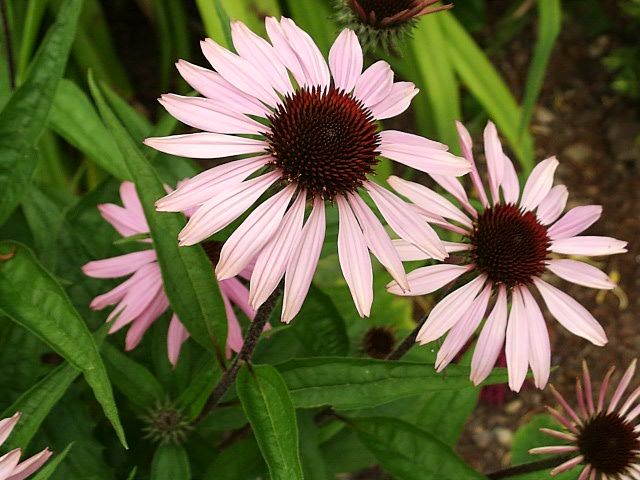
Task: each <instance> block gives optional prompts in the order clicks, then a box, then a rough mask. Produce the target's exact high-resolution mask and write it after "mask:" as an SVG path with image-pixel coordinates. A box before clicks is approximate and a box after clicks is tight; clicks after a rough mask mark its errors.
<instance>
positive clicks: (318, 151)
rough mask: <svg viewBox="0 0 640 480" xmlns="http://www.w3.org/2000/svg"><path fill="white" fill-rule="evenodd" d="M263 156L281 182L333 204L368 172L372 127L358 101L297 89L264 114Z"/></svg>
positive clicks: (374, 143)
mask: <svg viewBox="0 0 640 480" xmlns="http://www.w3.org/2000/svg"><path fill="white" fill-rule="evenodd" d="M269 120H270V121H271V131H270V132H267V133H265V136H266V137H267V139H268V140H269V147H268V152H269V153H270V154H271V155H272V156H273V161H272V165H273V166H274V167H275V168H276V169H279V170H280V171H281V172H282V179H283V180H285V181H287V182H296V183H297V184H298V185H299V186H300V187H302V188H304V189H305V190H307V191H308V192H309V193H311V195H313V196H321V197H323V198H326V199H329V200H333V198H335V196H336V195H338V194H343V195H344V194H346V193H348V192H354V191H355V190H356V189H358V188H359V187H361V186H362V184H363V182H365V181H366V176H367V175H368V174H370V173H373V167H374V166H375V165H376V164H377V163H378V160H377V159H376V156H377V155H378V153H379V152H378V151H377V148H378V145H379V143H380V138H379V135H378V134H377V133H376V132H377V125H376V123H375V120H374V118H373V116H372V114H371V112H370V111H369V109H367V108H365V107H364V105H363V104H362V102H361V101H359V100H356V99H354V98H353V97H352V96H351V95H350V94H347V93H345V92H344V91H342V90H337V89H336V88H334V87H329V88H328V89H322V88H320V87H313V88H311V89H309V88H306V87H305V88H302V89H300V90H298V91H296V92H295V93H294V94H293V95H291V96H289V95H288V96H287V97H285V99H284V102H283V103H282V104H280V105H279V106H278V107H277V108H276V109H275V111H274V112H273V114H272V115H271V116H269Z"/></svg>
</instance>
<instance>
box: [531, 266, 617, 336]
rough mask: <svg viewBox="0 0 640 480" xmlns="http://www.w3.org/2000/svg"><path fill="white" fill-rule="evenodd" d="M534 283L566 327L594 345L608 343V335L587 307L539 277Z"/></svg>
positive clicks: (555, 315)
mask: <svg viewBox="0 0 640 480" xmlns="http://www.w3.org/2000/svg"><path fill="white" fill-rule="evenodd" d="M533 283H534V284H535V285H536V287H538V290H539V291H540V294H541V295H542V298H543V299H544V301H545V303H546V304H547V308H548V309H549V311H550V312H551V315H553V316H554V317H555V318H556V320H558V322H560V324H562V326H563V327H564V328H566V329H567V330H569V331H570V332H571V333H573V334H574V335H578V336H579V337H582V338H586V339H587V340H589V341H590V342H591V343H593V344H594V345H598V346H603V345H604V344H606V343H607V335H606V334H605V333H604V330H603V329H602V327H601V326H600V324H599V323H598V322H597V320H596V319H595V318H593V315H591V314H590V313H589V312H588V311H587V309H586V308H584V307H583V306H582V305H580V304H579V303H578V302H576V301H575V300H574V299H573V298H571V297H570V296H569V295H567V294H566V293H564V292H562V291H560V290H558V289H557V288H556V287H553V286H551V285H549V284H548V283H546V282H544V281H543V280H540V279H539V278H534V279H533Z"/></svg>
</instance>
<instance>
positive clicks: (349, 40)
mask: <svg viewBox="0 0 640 480" xmlns="http://www.w3.org/2000/svg"><path fill="white" fill-rule="evenodd" d="M362 61H363V57H362V47H360V42H358V37H356V34H355V33H354V32H353V30H349V29H344V30H343V31H342V32H341V33H340V35H338V38H336V41H335V42H334V43H333V45H332V46H331V51H330V52H329V67H330V68H331V74H332V75H333V81H334V84H335V86H336V88H337V89H342V90H344V91H345V92H350V91H351V90H353V87H355V85H356V81H357V80H358V78H359V77H360V74H361V73H362Z"/></svg>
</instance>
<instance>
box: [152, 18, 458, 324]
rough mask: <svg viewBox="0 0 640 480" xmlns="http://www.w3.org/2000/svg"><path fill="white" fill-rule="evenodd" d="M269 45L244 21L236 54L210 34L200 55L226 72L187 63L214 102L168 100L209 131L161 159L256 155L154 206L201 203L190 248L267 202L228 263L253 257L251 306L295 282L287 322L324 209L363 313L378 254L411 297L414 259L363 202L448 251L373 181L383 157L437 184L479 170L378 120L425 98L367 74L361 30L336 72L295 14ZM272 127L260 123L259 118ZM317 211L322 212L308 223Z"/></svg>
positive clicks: (338, 51) (317, 246)
mask: <svg viewBox="0 0 640 480" xmlns="http://www.w3.org/2000/svg"><path fill="white" fill-rule="evenodd" d="M266 29H267V32H268V34H269V38H270V40H271V43H269V42H267V41H266V40H264V39H263V38H261V37H259V36H257V35H256V34H254V33H253V32H251V31H250V30H249V29H248V28H247V27H246V26H245V25H244V24H243V23H241V22H233V23H232V25H231V35H232V39H233V44H234V47H235V49H236V51H237V52H238V54H234V53H232V52H230V51H229V50H226V49H225V48H223V47H221V46H220V45H218V44H217V43H215V42H214V41H212V40H211V39H206V40H205V41H204V42H202V44H201V45H202V51H203V53H204V55H205V57H206V58H207V60H209V62H210V63H211V65H212V66H213V67H214V68H215V70H216V71H215V72H214V71H211V70H208V69H205V68H201V67H198V66H196V65H192V64H190V63H188V62H185V61H182V60H181V61H179V62H178V70H179V71H180V73H181V74H182V76H183V77H184V79H185V80H186V81H187V83H189V84H190V85H191V86H192V87H193V88H194V89H196V90H197V91H199V92H200V93H201V94H202V95H204V97H197V98H194V97H181V96H178V95H172V94H170V95H164V96H163V97H162V98H161V99H160V102H161V103H162V105H164V107H165V108H166V109H167V110H168V111H169V113H171V114H172V115H173V116H175V117H176V118H178V119H179V120H181V121H182V122H184V123H186V124H188V125H191V126H192V127H195V128H199V129H202V130H205V132H200V133H193V134H187V135H175V136H170V137H162V138H148V139H147V140H145V143H146V144H147V145H149V146H151V147H153V148H155V149H157V150H160V151H162V152H166V153H170V154H174V155H181V156H185V157H190V158H225V157H230V156H234V155H244V156H247V157H246V158H243V159H241V160H235V161H231V162H229V163H225V164H223V165H221V166H218V167H216V168H213V169H211V170H207V171H205V172H203V173H201V174H200V175H198V176H196V177H194V178H193V179H191V180H190V181H188V182H186V183H185V184H184V185H182V186H181V187H179V188H178V189H177V190H176V191H175V192H173V193H171V194H169V195H168V196H166V197H165V198H163V199H161V200H159V201H158V202H157V203H156V207H157V208H158V210H161V211H186V210H188V209H190V208H193V207H196V206H197V207H199V208H198V210H197V211H196V212H195V213H194V214H193V215H192V216H191V218H190V220H189V222H188V223H187V225H186V227H185V228H184V229H183V230H182V232H180V235H179V240H180V244H181V245H193V244H195V243H198V242H201V241H203V240H205V239H206V238H208V237H209V236H210V235H213V234H215V233H217V232H219V231H220V230H222V229H223V228H225V227H226V226H228V225H229V224H230V223H231V222H233V221H234V220H236V219H237V218H238V217H240V216H241V215H242V214H243V213H244V212H246V211H247V210H249V209H250V208H251V206H252V205H253V204H254V203H256V201H258V199H259V198H260V197H262V196H263V195H264V194H265V193H266V194H267V195H266V196H267V197H268V198H266V199H265V200H264V201H263V202H262V203H261V204H260V205H259V206H258V207H256V208H255V209H254V210H253V211H252V212H251V213H250V214H249V216H248V217H247V218H246V219H245V220H244V221H243V222H242V224H241V225H240V226H239V227H238V228H237V229H236V230H235V231H234V233H233V234H232V235H231V236H230V237H229V238H228V239H227V241H226V242H225V244H224V246H223V247H222V250H221V251H220V261H219V262H218V264H217V266H216V275H217V277H218V279H219V280H225V279H228V278H231V277H233V276H234V275H237V274H238V273H239V272H241V271H242V270H243V269H244V268H245V267H246V265H248V264H249V262H250V261H252V260H253V259H255V266H254V268H253V273H252V274H251V285H250V297H249V301H250V303H251V306H252V307H253V308H255V309H257V308H258V307H259V306H260V305H261V304H262V303H264V301H265V300H266V299H267V298H268V297H269V295H270V294H271V293H272V292H273V291H274V290H275V288H276V286H277V285H278V284H279V283H280V280H281V279H282V278H283V277H284V299H283V308H282V321H284V322H289V321H290V320H291V319H292V318H293V317H294V316H295V315H296V314H297V313H298V311H299V310H300V308H301V306H302V303H303V301H304V299H305V297H306V295H307V292H308V290H309V287H310V285H311V280H312V278H313V274H314V272H315V269H316V266H317V264H318V259H319V257H320V251H321V249H322V245H323V243H324V237H325V214H326V203H327V202H329V203H330V206H333V207H337V209H338V215H339V233H338V255H339V259H340V265H341V267H342V271H343V273H344V276H345V279H346V281H347V285H348V286H349V289H350V290H351V294H352V297H353V299H354V302H355V304H356V307H357V309H358V312H359V313H360V315H361V316H368V315H369V312H370V309H371V303H372V301H373V274H372V268H371V259H370V256H369V250H370V251H371V252H372V253H373V254H374V255H375V256H376V257H377V258H378V260H379V261H380V263H382V264H383V265H384V266H385V267H386V268H387V270H388V271H389V272H390V273H391V275H392V276H393V278H395V279H396V280H397V281H398V284H399V285H401V286H403V288H408V285H407V283H406V277H405V272H404V268H403V266H402V262H401V261H400V258H399V256H398V253H397V252H396V250H395V249H394V248H393V244H392V242H391V239H390V237H389V235H388V233H387V232H386V231H385V229H384V227H383V225H382V223H380V221H379V220H378V218H377V217H376V215H375V214H374V212H373V211H372V210H371V208H370V207H369V206H368V205H367V203H366V202H365V201H364V200H363V198H362V197H361V194H362V193H363V192H364V191H366V192H367V193H368V195H369V196H370V197H371V199H372V201H373V203H375V205H376V206H377V207H378V209H379V210H380V213H381V214H382V216H383V217H384V218H385V219H386V221H387V222H388V224H389V225H390V227H391V228H392V229H393V230H394V231H395V232H396V233H397V234H398V235H399V236H400V237H402V238H404V239H406V240H407V241H408V242H410V243H411V244H412V245H415V246H416V248H418V249H419V250H421V251H423V252H424V253H425V254H426V255H428V256H430V257H434V258H439V259H443V258H444V257H445V256H446V255H447V253H446V251H445V249H444V247H443V246H442V243H441V242H440V240H439V239H438V237H437V235H436V234H435V232H434V230H433V229H432V228H431V227H430V226H428V225H427V224H426V223H424V222H423V221H422V220H421V219H420V217H419V216H418V214H417V213H415V212H413V211H411V210H409V209H408V208H407V204H406V203H405V202H404V201H402V200H401V199H400V198H399V197H397V196H395V195H394V194H392V193H391V192H389V191H388V190H386V189H385V188H383V187H382V186H380V185H378V184H377V183H374V182H372V181H371V180H370V178H369V177H370V175H372V174H374V173H375V167H376V165H377V164H378V162H379V157H380V156H383V157H386V158H389V159H391V160H394V161H396V162H399V163H402V164H404V165H407V166H409V167H412V168H416V169H418V170H422V171H425V172H429V173H433V174H438V175H462V174H464V173H466V172H467V171H469V169H470V165H469V162H468V161H467V160H465V159H462V158H459V157H456V156H454V155H452V154H450V153H448V152H447V147H446V146H445V145H442V144H440V143H437V142H433V141H431V140H427V139H426V138H422V137H419V136H417V135H412V134H409V133H404V132H399V131H393V130H388V131H382V132H380V131H378V124H377V120H381V119H385V118H389V117H393V116H395V115H398V114H400V113H402V112H403V111H405V110H406V109H407V108H408V106H409V104H410V102H411V99H412V98H413V97H414V96H415V95H416V93H417V90H416V88H415V87H414V85H413V83H410V82H394V81H393V72H392V71H391V68H390V67H389V65H388V64H387V63H386V62H383V61H380V62H377V63H374V64H373V65H371V66H370V67H369V68H367V69H366V70H365V71H364V72H363V71H362V69H363V55H362V49H361V47H360V44H359V43H358V39H357V38H356V36H355V34H354V33H353V31H351V30H344V31H343V32H342V33H340V35H339V36H338V38H337V40H336V41H335V43H334V44H333V46H332V47H331V51H330V53H329V64H328V65H327V62H326V61H325V59H324V58H323V56H322V54H321V53H320V50H319V49H318V47H317V46H316V44H315V43H314V42H313V40H312V39H311V37H310V36H309V35H308V34H307V33H305V32H304V31H303V30H301V29H300V28H298V27H297V26H296V24H295V23H294V22H293V21H292V20H290V19H288V18H282V19H281V20H276V19H275V18H267V19H266ZM258 120H260V121H258ZM307 206H310V207H311V212H310V214H309V216H308V218H307V219H306V221H305V212H306V210H307Z"/></svg>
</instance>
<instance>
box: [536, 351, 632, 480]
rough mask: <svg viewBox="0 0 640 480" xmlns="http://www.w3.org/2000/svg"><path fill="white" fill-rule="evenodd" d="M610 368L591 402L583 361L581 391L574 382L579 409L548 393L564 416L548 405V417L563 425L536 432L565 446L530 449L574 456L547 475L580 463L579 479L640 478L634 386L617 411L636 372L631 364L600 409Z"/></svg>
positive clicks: (591, 396) (543, 452)
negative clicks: (550, 437)
mask: <svg viewBox="0 0 640 480" xmlns="http://www.w3.org/2000/svg"><path fill="white" fill-rule="evenodd" d="M614 369H615V367H611V369H610V370H609V371H608V372H607V374H606V376H605V377H604V380H603V381H602V386H601V387H600V393H599V394H598V398H597V400H596V401H594V398H593V392H592V388H591V377H590V376H589V369H588V367H587V363H586V362H584V361H583V362H582V373H583V378H584V388H583V385H582V384H581V382H580V379H579V378H577V379H576V397H577V399H578V409H577V411H576V410H574V409H573V408H571V407H570V406H569V404H568V403H567V401H566V400H565V399H564V398H563V397H562V395H560V394H559V393H558V392H557V391H556V390H555V389H554V388H553V387H551V388H552V390H551V391H552V393H553V395H554V396H555V397H556V399H557V400H558V403H559V404H560V405H561V406H562V408H563V409H564V414H562V413H560V412H558V411H557V410H555V409H553V408H550V407H547V410H548V411H549V413H550V414H551V415H552V416H553V417H554V418H555V419H556V420H557V421H558V422H559V423H560V424H561V425H562V426H563V427H564V429H563V430H562V431H557V430H551V429H548V428H541V429H540V431H541V432H544V433H546V434H548V435H551V436H552V437H555V438H558V439H560V440H564V441H566V442H568V443H567V444H565V445H557V446H550V447H539V448H533V449H531V450H529V453H532V454H554V453H557V454H570V455H575V457H573V458H571V459H570V460H567V461H566V462H564V463H563V464H562V465H559V466H558V467H556V468H554V469H553V470H551V475H557V474H558V473H561V472H564V471H566V470H570V469H572V468H574V467H575V466H577V465H580V464H582V465H584V466H583V467H582V471H581V473H580V476H579V477H578V480H587V479H589V480H595V479H596V478H598V476H599V478H600V479H601V480H633V479H638V478H640V426H639V425H638V424H637V423H636V419H637V417H638V415H640V405H638V402H637V400H638V397H640V387H638V388H636V389H635V390H634V391H633V392H632V393H631V395H629V398H628V399H627V400H626V402H624V404H623V405H622V406H621V407H618V404H619V403H620V400H621V399H622V395H623V394H624V392H625V390H626V389H627V387H628V386H629V382H630V381H631V378H632V377H633V374H634V372H635V369H636V361H635V360H633V361H632V362H631V364H630V365H629V368H627V371H626V372H625V374H624V375H623V376H622V379H621V380H620V383H619V384H618V387H617V388H616V390H615V392H614V394H613V397H611V401H610V402H609V406H608V407H606V408H605V396H606V395H607V389H608V387H609V380H610V379H611V375H612V374H613V371H614Z"/></svg>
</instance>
